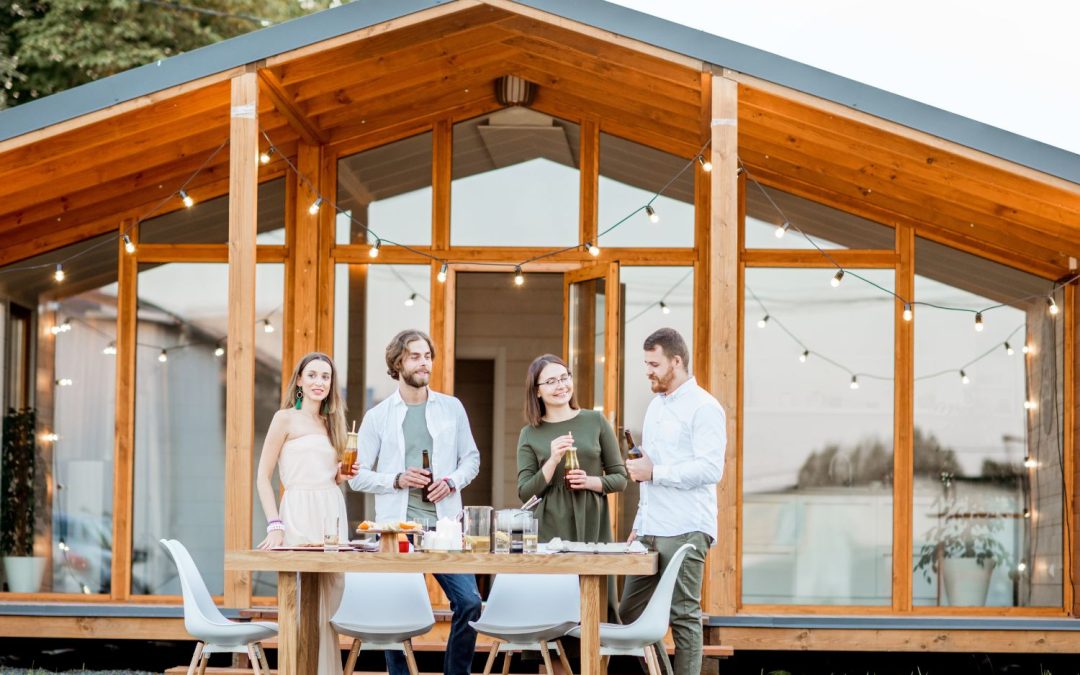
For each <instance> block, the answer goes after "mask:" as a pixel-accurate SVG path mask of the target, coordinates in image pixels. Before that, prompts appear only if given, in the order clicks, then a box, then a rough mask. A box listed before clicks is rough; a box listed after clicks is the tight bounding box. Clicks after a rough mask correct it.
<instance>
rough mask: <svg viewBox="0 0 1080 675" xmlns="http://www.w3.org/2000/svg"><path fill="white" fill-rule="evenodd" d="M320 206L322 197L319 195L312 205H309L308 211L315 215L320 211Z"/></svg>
mask: <svg viewBox="0 0 1080 675" xmlns="http://www.w3.org/2000/svg"><path fill="white" fill-rule="evenodd" d="M320 206H322V197H317V198H316V199H315V201H313V202H311V206H309V207H308V210H307V212H308V213H310V214H311V215H315V214H316V213H318V212H319V207H320Z"/></svg>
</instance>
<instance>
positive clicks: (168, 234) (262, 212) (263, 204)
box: [139, 178, 285, 246]
mask: <svg viewBox="0 0 1080 675" xmlns="http://www.w3.org/2000/svg"><path fill="white" fill-rule="evenodd" d="M175 199H176V200H177V202H176V203H179V199H180V198H179V197H176V198H175ZM258 199H259V210H258V235H257V237H256V241H257V242H258V243H259V244H262V245H271V246H272V245H277V246H284V245H285V179H284V178H277V179H275V180H272V181H267V182H265V183H262V184H261V185H259V195H258ZM139 240H140V241H141V242H144V243H147V244H227V243H229V196H228V195H222V196H220V197H215V198H214V199H208V200H207V201H205V202H195V204H194V206H192V207H191V208H186V209H179V210H177V211H173V212H171V213H166V214H164V215H161V216H158V217H156V218H150V219H149V220H146V221H144V222H142V223H140V224H139Z"/></svg>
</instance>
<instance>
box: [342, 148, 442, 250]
mask: <svg viewBox="0 0 1080 675" xmlns="http://www.w3.org/2000/svg"><path fill="white" fill-rule="evenodd" d="M337 200H338V204H337V205H338V209H339V213H338V218H337V243H338V244H358V243H359V244H362V243H364V242H372V241H374V239H373V238H369V237H368V236H367V232H366V231H365V230H364V227H365V226H366V227H370V228H371V230H372V232H373V233H374V234H375V235H377V236H379V237H382V238H384V239H388V240H390V241H394V242H397V243H399V244H412V245H415V246H427V245H429V244H430V243H431V132H428V133H426V134H420V135H419V136H413V137H411V138H406V139H403V140H400V141H396V142H394V143H390V144H388V145H383V146H380V147H378V148H372V149H371V150H365V151H364V152H360V153H357V154H355V155H350V156H349V157H343V158H341V159H340V160H338V175H337ZM342 211H343V212H342Z"/></svg>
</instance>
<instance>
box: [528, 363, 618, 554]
mask: <svg viewBox="0 0 1080 675" xmlns="http://www.w3.org/2000/svg"><path fill="white" fill-rule="evenodd" d="M525 390H526V397H525V417H526V419H527V420H528V421H529V423H528V424H527V425H525V427H524V428H522V430H521V436H520V437H519V438H518V497H520V498H521V500H522V501H523V502H524V501H527V500H528V499H529V498H530V497H532V496H534V495H536V496H538V497H543V499H542V500H541V501H540V505H539V506H537V508H536V517H537V519H538V520H539V521H540V532H539V539H540V541H542V542H546V541H550V540H551V539H552V538H554V537H559V538H561V539H563V540H566V541H585V542H609V541H611V540H612V538H611V520H610V518H609V513H608V500H607V497H606V495H607V494H608V493H610V492H621V491H622V490H623V489H625V488H626V468H625V467H624V466H623V459H622V454H621V452H620V450H619V442H618V440H617V439H616V438H615V432H614V431H612V429H611V425H610V424H608V422H607V420H606V419H604V416H603V415H602V414H601V413H599V412H596V411H593V410H581V409H580V408H578V405H577V401H576V400H575V399H574V380H573V378H572V377H571V375H570V371H569V369H568V368H567V367H566V363H565V362H563V360H562V359H560V358H559V357H557V356H555V355H553V354H545V355H543V356H541V357H538V358H537V359H536V360H534V361H533V362H532V365H530V366H529V373H528V376H527V377H526V380H525ZM572 447H573V448H577V456H578V462H579V463H580V465H581V468H580V469H577V470H572V471H569V472H566V471H565V470H564V462H563V458H564V456H565V455H566V451H567V450H569V449H570V448H572ZM567 479H569V480H567ZM568 482H569V486H568V485H567V483H568Z"/></svg>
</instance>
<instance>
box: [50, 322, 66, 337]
mask: <svg viewBox="0 0 1080 675" xmlns="http://www.w3.org/2000/svg"><path fill="white" fill-rule="evenodd" d="M70 330H71V319H66V320H65V321H64V323H59V324H56V325H55V326H53V327H52V328H50V329H49V332H50V333H52V334H53V335H59V334H60V333H67V332H69V331H70Z"/></svg>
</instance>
